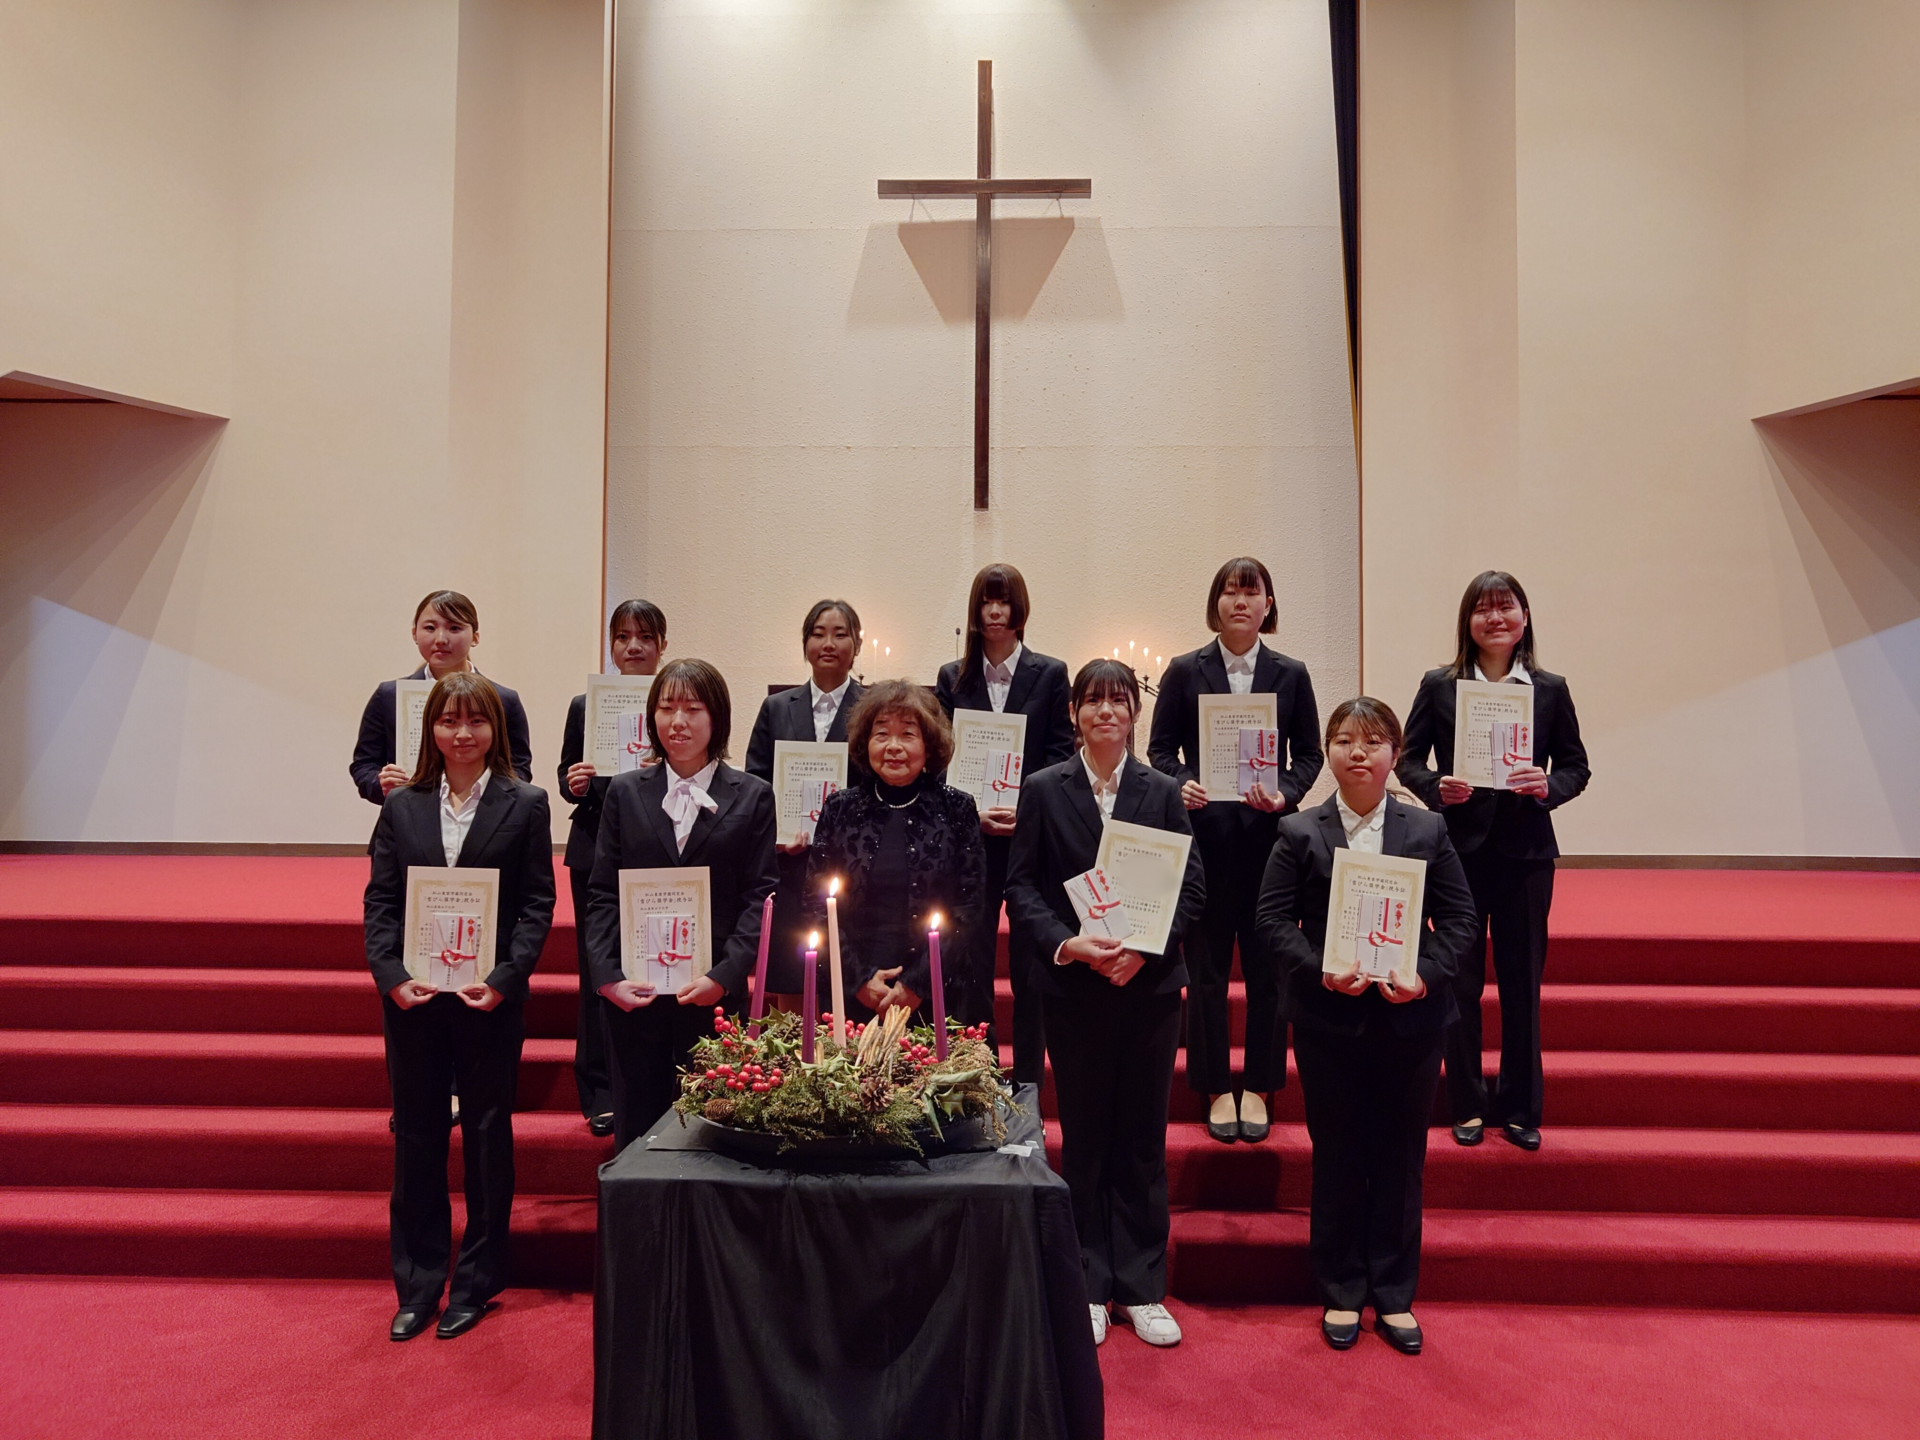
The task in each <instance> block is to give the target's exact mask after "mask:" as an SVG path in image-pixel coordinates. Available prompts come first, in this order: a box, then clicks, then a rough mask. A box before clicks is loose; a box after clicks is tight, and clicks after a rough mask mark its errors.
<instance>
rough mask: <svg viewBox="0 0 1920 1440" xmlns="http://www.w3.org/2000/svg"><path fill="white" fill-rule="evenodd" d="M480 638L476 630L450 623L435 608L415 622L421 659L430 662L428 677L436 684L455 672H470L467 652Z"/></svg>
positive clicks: (431, 608)
mask: <svg viewBox="0 0 1920 1440" xmlns="http://www.w3.org/2000/svg"><path fill="white" fill-rule="evenodd" d="M478 638H479V637H478V636H477V635H476V634H475V633H474V630H473V627H472V626H470V625H464V624H462V623H461V622H460V621H458V620H450V619H448V618H447V617H446V616H445V615H442V614H441V613H440V612H439V611H438V610H436V609H434V608H433V607H432V606H428V607H427V608H426V609H425V610H422V611H421V612H420V618H419V619H418V620H416V621H414V622H413V643H414V644H415V645H416V646H417V647H419V650H420V658H421V659H422V660H424V661H426V662H427V671H428V673H429V674H431V675H432V676H433V678H434V679H436V680H438V679H439V678H440V677H441V676H442V675H450V674H452V673H453V672H454V671H455V670H464V669H466V668H467V652H468V651H469V650H471V649H472V648H473V642H474V641H475V640H476V639H478Z"/></svg>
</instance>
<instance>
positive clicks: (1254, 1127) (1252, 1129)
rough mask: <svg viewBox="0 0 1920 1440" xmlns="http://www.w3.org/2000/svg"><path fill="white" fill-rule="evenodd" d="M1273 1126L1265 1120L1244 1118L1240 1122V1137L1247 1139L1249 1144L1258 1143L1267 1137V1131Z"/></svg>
mask: <svg viewBox="0 0 1920 1440" xmlns="http://www.w3.org/2000/svg"><path fill="white" fill-rule="evenodd" d="M1272 1128H1273V1126H1272V1125H1270V1124H1269V1123H1268V1122H1267V1121H1265V1120H1242V1121H1241V1122H1240V1138H1241V1139H1242V1140H1245V1141H1246V1142H1247V1143H1248V1144H1249V1145H1258V1144H1259V1143H1260V1142H1261V1141H1262V1140H1264V1139H1266V1138H1267V1132H1268V1131H1269V1130H1271V1129H1272Z"/></svg>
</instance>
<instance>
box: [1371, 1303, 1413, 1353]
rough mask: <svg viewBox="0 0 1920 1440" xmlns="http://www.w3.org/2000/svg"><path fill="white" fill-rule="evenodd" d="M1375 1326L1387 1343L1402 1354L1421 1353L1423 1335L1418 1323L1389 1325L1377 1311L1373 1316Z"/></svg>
mask: <svg viewBox="0 0 1920 1440" xmlns="http://www.w3.org/2000/svg"><path fill="white" fill-rule="evenodd" d="M1373 1328H1374V1329H1375V1330H1376V1331H1378V1332H1379V1334H1380V1338H1381V1339H1382V1340H1384V1341H1386V1342H1387V1344H1389V1345H1391V1346H1392V1347H1393V1348H1394V1349H1396V1350H1398V1351H1399V1352H1400V1353H1401V1354H1402V1355H1418V1354H1419V1353H1420V1340H1421V1336H1420V1327H1419V1326H1418V1325H1389V1324H1388V1323H1387V1322H1386V1321H1384V1320H1382V1319H1381V1318H1380V1316H1379V1313H1378V1312H1377V1311H1376V1312H1375V1314H1374V1317H1373Z"/></svg>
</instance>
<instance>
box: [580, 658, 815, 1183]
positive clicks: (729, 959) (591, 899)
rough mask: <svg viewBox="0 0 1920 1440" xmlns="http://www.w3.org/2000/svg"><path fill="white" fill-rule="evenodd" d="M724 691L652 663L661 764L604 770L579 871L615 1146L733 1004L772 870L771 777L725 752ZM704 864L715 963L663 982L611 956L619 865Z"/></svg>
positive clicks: (635, 1129) (672, 1083) (673, 1084)
mask: <svg viewBox="0 0 1920 1440" xmlns="http://www.w3.org/2000/svg"><path fill="white" fill-rule="evenodd" d="M732 732H733V702H732V700H731V699H730V697H729V696H728V694H727V682H726V681H725V680H724V679H722V678H721V675H720V672H719V671H718V670H716V669H714V668H713V666H711V665H709V664H708V663H707V662H706V661H704V660H672V661H669V662H668V663H667V664H666V665H664V666H662V667H661V670H660V673H659V675H658V676H656V677H655V678H654V682H653V690H652V693H651V694H649V696H648V697H647V733H648V735H649V736H650V737H651V739H652V741H653V753H654V754H656V755H658V756H660V757H661V760H662V761H663V763H662V764H659V765H655V766H652V767H650V768H648V769H646V770H631V771H629V772H627V773H626V774H625V775H616V776H614V777H613V783H612V784H610V785H609V786H608V787H607V798H606V800H605V801H604V802H603V803H602V805H601V807H600V841H599V847H598V849H597V850H596V852H595V854H594V861H593V876H592V878H591V879H590V880H589V881H588V882H587V958H588V961H589V963H590V964H591V966H592V972H593V985H594V988H595V989H596V990H597V991H598V992H599V993H600V994H601V996H603V997H604V998H605V999H606V1000H607V1001H608V1002H609V1003H608V1006H607V1009H606V1012H605V1014H606V1021H607V1059H608V1071H609V1077H608V1078H609V1082H610V1084H611V1086H612V1089H613V1129H614V1135H615V1136H616V1137H617V1139H618V1142H619V1144H620V1146H621V1148H623V1149H624V1148H625V1147H626V1146H628V1145H630V1144H632V1143H633V1141H634V1139H635V1137H637V1136H640V1135H644V1134H645V1133H646V1132H647V1130H648V1129H650V1128H651V1127H652V1125H653V1122H654V1121H656V1120H658V1119H659V1118H660V1117H661V1116H662V1115H664V1114H666V1112H667V1109H668V1107H669V1106H671V1105H672V1104H673V1102H674V1100H675V1099H676V1098H677V1097H678V1096H679V1094H680V1085H679V1080H678V1078H677V1077H678V1073H679V1069H680V1067H681V1066H682V1065H684V1064H685V1063H686V1060H687V1056H688V1053H689V1052H690V1051H691V1050H692V1048H693V1044H694V1041H695V1040H697V1039H698V1038H699V1037H701V1036H703V1035H710V1034H712V1033H713V1007H714V1006H715V1005H718V1004H721V1003H722V1002H724V1001H727V1000H731V1001H732V1002H733V1003H734V1004H736V1005H739V1004H742V1003H743V1002H744V1001H745V1000H746V998H747V992H748V981H749V979H750V978H751V976H752V973H753V966H754V961H755V959H756V958H757V957H758V954H759V949H760V911H761V907H762V905H763V904H764V903H765V901H766V898H767V895H768V893H769V892H771V891H772V889H773V887H774V884H775V881H776V879H777V872H776V870H775V869H774V863H773V840H774V808H773V787H772V786H770V785H768V784H767V783H766V781H764V780H761V779H758V778H756V777H755V776H752V775H744V774H742V773H741V772H740V771H738V770H735V769H734V768H733V767H732V766H730V765H728V764H727V759H726V757H727V741H728V739H729V737H730V736H731V735H732ZM674 865H704V866H706V867H707V872H708V878H709V880H710V881H711V887H712V888H711V895H712V906H713V909H712V913H710V914H707V915H702V916H698V917H697V922H698V923H700V924H702V925H705V926H706V927H707V934H708V936H709V937H710V938H711V949H712V954H713V968H712V969H711V970H710V971H708V972H707V973H706V974H705V975H703V976H701V977H700V978H699V979H697V980H691V981H689V982H688V983H687V984H685V985H682V986H681V987H680V989H679V990H678V991H676V992H675V993H673V994H671V995H659V994H655V993H654V991H653V989H652V987H650V986H648V985H645V984H643V983H641V982H640V981H636V980H629V979H627V978H626V977H625V975H624V974H622V972H621V968H620V872H621V871H622V870H654V869H660V868H663V867H666V866H674Z"/></svg>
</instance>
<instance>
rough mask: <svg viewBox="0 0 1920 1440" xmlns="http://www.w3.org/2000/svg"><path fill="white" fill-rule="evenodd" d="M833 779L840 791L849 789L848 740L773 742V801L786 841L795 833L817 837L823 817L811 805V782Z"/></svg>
mask: <svg viewBox="0 0 1920 1440" xmlns="http://www.w3.org/2000/svg"><path fill="white" fill-rule="evenodd" d="M821 780H830V781H832V782H833V786H834V788H835V789H836V790H844V789H846V788H847V742H846V741H844V740H776V741H774V742H773V801H774V805H775V806H776V807H777V811H778V814H777V818H776V820H775V822H774V823H775V825H776V827H777V828H778V830H779V835H780V839H781V841H782V842H783V843H790V839H791V837H792V836H794V835H800V836H803V837H804V838H805V839H806V840H807V841H809V842H811V841H812V839H813V827H814V823H815V822H816V821H817V820H818V819H819V818H820V817H819V816H817V815H815V814H814V813H813V812H812V808H811V807H810V806H809V805H808V804H807V790H808V785H807V782H808V781H815V782H818V781H821Z"/></svg>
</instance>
